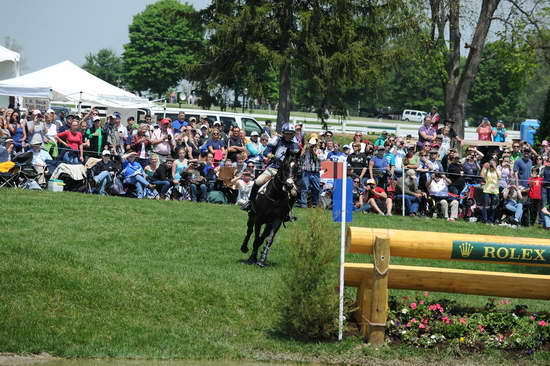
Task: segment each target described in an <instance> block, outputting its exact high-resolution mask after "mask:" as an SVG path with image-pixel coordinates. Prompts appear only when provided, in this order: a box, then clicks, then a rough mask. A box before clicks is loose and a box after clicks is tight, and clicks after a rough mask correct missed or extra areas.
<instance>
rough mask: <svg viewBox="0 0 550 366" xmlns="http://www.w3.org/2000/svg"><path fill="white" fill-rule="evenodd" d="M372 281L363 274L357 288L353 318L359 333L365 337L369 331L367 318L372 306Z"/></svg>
mask: <svg viewBox="0 0 550 366" xmlns="http://www.w3.org/2000/svg"><path fill="white" fill-rule="evenodd" d="M371 286H372V281H370V279H369V278H367V276H364V278H363V280H362V281H361V285H359V288H358V289H357V307H358V309H357V311H356V314H357V315H356V317H355V320H356V321H357V323H359V327H360V331H361V335H362V336H363V338H367V336H368V331H369V319H370V318H371V316H370V314H371V307H372V289H371Z"/></svg>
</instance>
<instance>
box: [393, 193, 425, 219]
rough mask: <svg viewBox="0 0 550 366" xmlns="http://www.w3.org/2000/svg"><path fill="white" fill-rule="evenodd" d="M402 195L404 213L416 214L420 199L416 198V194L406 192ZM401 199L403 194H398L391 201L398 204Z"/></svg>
mask: <svg viewBox="0 0 550 366" xmlns="http://www.w3.org/2000/svg"><path fill="white" fill-rule="evenodd" d="M404 197H405V213H406V214H407V215H410V214H416V213H417V212H418V208H419V207H420V199H418V197H416V196H410V195H408V194H406V195H405V196H404ZM402 199H403V196H402V195H400V194H398V195H397V196H395V199H394V200H393V202H394V203H395V205H400V204H401V200H402Z"/></svg>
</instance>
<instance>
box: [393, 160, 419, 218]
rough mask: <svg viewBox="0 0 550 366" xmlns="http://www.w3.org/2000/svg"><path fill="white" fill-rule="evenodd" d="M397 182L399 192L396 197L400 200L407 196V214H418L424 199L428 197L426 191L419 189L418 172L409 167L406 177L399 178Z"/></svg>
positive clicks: (397, 191)
mask: <svg viewBox="0 0 550 366" xmlns="http://www.w3.org/2000/svg"><path fill="white" fill-rule="evenodd" d="M403 181H404V182H403ZM395 183H396V193H397V195H396V196H395V199H396V200H397V201H398V202H399V200H402V199H403V198H405V214H406V215H409V216H416V215H417V214H418V209H419V208H420V205H421V203H422V200H425V199H426V197H427V195H426V193H425V192H422V191H421V190H420V189H418V184H417V178H416V172H415V171H414V169H408V170H407V172H406V174H405V178H404V179H397V180H396V182H395Z"/></svg>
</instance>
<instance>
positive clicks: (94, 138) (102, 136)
mask: <svg viewBox="0 0 550 366" xmlns="http://www.w3.org/2000/svg"><path fill="white" fill-rule="evenodd" d="M107 137H108V133H107V130H106V129H103V128H102V127H101V119H100V118H99V117H98V116H95V117H93V125H92V127H90V128H88V129H87V130H86V132H85V134H84V139H85V143H86V146H87V147H86V150H87V152H86V154H85V155H86V156H87V157H93V158H100V157H101V156H102V152H103V150H105V148H106V146H107V145H108V143H107Z"/></svg>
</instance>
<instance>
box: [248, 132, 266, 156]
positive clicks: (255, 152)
mask: <svg viewBox="0 0 550 366" xmlns="http://www.w3.org/2000/svg"><path fill="white" fill-rule="evenodd" d="M259 137H260V135H259V134H258V132H256V131H252V133H251V134H250V142H249V143H248V144H246V151H247V153H248V158H249V159H253V158H256V157H258V156H259V155H261V154H262V153H263V152H264V150H265V146H263V145H262V144H261V143H260V140H259Z"/></svg>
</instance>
